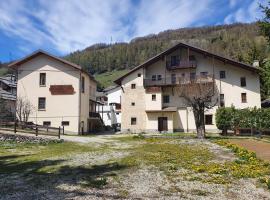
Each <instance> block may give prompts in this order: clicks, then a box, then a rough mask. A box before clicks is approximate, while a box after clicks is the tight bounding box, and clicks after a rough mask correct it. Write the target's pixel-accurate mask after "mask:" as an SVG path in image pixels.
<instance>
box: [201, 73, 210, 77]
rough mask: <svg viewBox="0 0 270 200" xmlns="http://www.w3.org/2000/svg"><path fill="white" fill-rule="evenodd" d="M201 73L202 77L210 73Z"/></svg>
mask: <svg viewBox="0 0 270 200" xmlns="http://www.w3.org/2000/svg"><path fill="white" fill-rule="evenodd" d="M200 74H201V76H202V77H206V76H207V75H208V72H201V73H200Z"/></svg>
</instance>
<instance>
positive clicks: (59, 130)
mask: <svg viewBox="0 0 270 200" xmlns="http://www.w3.org/2000/svg"><path fill="white" fill-rule="evenodd" d="M60 132H61V127H60V126H59V129H58V139H60Z"/></svg>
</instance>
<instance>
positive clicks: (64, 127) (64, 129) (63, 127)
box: [63, 126, 65, 135]
mask: <svg viewBox="0 0 270 200" xmlns="http://www.w3.org/2000/svg"><path fill="white" fill-rule="evenodd" d="M63 135H65V126H63Z"/></svg>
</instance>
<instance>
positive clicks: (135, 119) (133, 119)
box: [131, 117, 137, 125]
mask: <svg viewBox="0 0 270 200" xmlns="http://www.w3.org/2000/svg"><path fill="white" fill-rule="evenodd" d="M136 123H137V118H136V117H131V125H136Z"/></svg>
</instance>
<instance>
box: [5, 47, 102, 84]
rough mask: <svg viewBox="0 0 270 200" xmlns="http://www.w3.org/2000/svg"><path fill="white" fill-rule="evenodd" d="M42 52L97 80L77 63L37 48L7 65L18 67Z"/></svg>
mask: <svg viewBox="0 0 270 200" xmlns="http://www.w3.org/2000/svg"><path fill="white" fill-rule="evenodd" d="M42 54H43V55H46V56H48V57H50V58H53V59H55V60H58V61H59V62H62V63H64V64H66V65H69V66H71V67H73V68H75V69H78V70H80V71H82V72H84V73H86V74H87V75H88V76H89V77H90V78H91V79H92V80H94V81H95V82H97V81H96V80H95V78H94V77H93V76H92V75H91V74H89V73H88V72H87V71H85V70H84V69H82V67H81V66H79V65H77V64H75V63H72V62H69V61H67V60H65V59H62V58H59V57H57V56H54V55H52V54H50V53H48V52H46V51H43V50H41V49H39V50H37V51H34V52H33V53H31V54H30V55H28V56H26V57H24V58H22V59H19V60H17V61H14V62H12V63H11V64H9V65H8V66H9V67H11V68H18V67H19V66H20V65H22V64H23V63H26V62H28V61H29V60H31V59H33V58H35V57H37V56H39V55H42Z"/></svg>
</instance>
